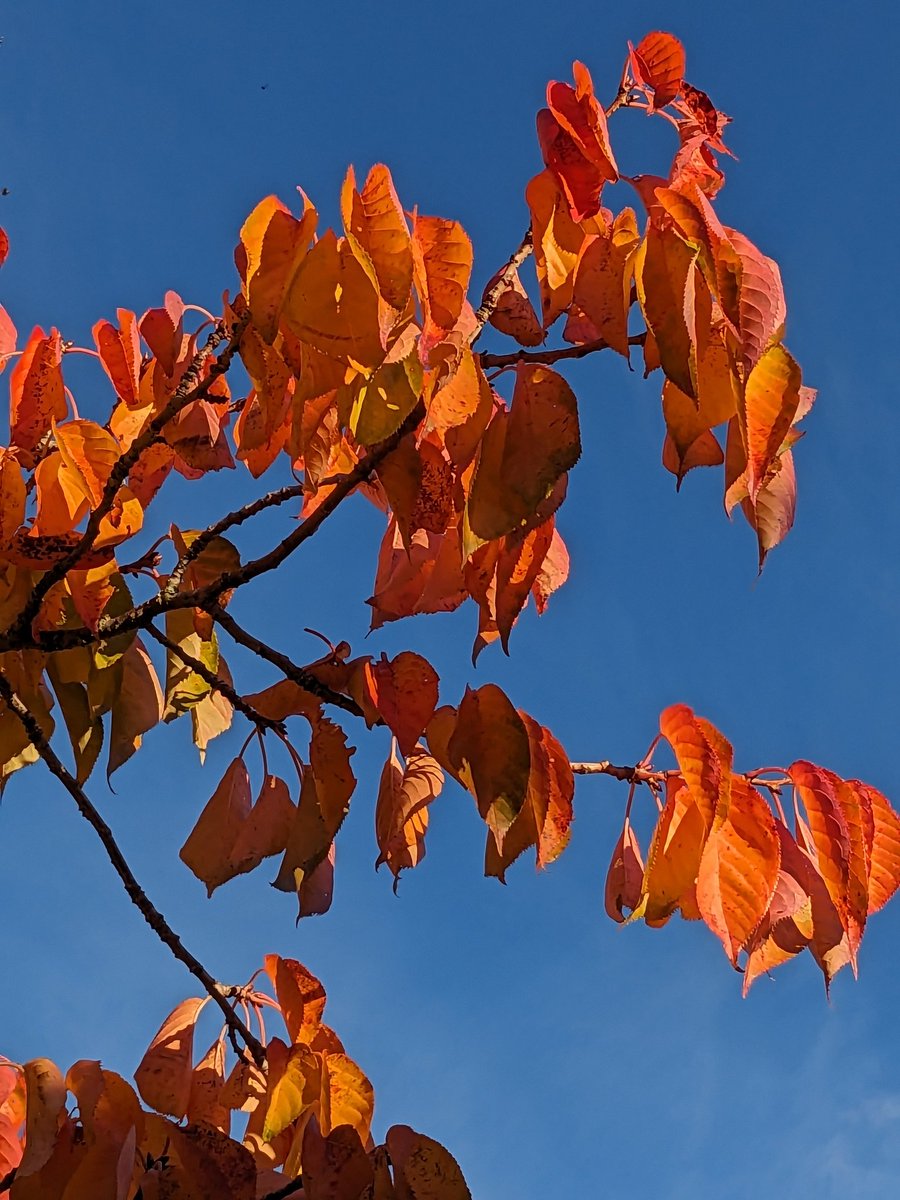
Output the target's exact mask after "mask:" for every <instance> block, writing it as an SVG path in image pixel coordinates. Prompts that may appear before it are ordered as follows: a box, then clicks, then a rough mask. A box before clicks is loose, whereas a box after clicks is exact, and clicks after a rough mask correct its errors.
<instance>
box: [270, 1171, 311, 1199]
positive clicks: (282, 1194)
mask: <svg viewBox="0 0 900 1200" xmlns="http://www.w3.org/2000/svg"><path fill="white" fill-rule="evenodd" d="M302 1190H303V1176H302V1175H298V1176H297V1178H296V1179H292V1180H291V1181H290V1183H286V1184H285V1185H284V1187H280V1188H279V1189H278V1191H277V1192H266V1194H265V1196H264V1197H263V1200H288V1197H289V1196H296V1195H297V1193H298V1192H301V1191H302Z"/></svg>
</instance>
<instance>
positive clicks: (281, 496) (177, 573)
mask: <svg viewBox="0 0 900 1200" xmlns="http://www.w3.org/2000/svg"><path fill="white" fill-rule="evenodd" d="M302 495H303V484H302V483H294V484H291V485H290V486H288V487H283V488H279V489H278V490H277V491H274V492H269V493H267V494H266V495H265V496H260V498H259V499H258V500H252V501H251V502H250V503H249V504H245V505H244V506H243V507H242V508H236V509H235V510H234V512H230V513H227V514H226V515H225V516H224V517H221V518H220V519H219V520H218V521H214V522H213V524H212V525H209V526H208V527H207V528H206V529H204V530H203V532H202V533H200V534H198V535H197V537H195V538H194V540H193V541H192V542H191V544H190V546H188V548H187V550H185V552H184V554H182V556H181V558H180V559H179V560H178V562H177V563H176V564H175V568H174V570H173V571H172V574H171V575H170V576H169V579H168V582H167V584H166V586H165V588H164V591H165V592H167V593H172V594H174V593H175V592H177V591H178V589H179V587H180V586H181V581H182V579H183V578H184V573H185V571H186V570H187V568H188V567H189V566H190V565H191V563H192V562H194V561H195V560H196V559H198V558H199V557H200V555H201V554H202V553H203V551H204V550H205V549H206V547H207V546H208V545H209V543H210V542H211V541H212V540H213V538H217V537H221V535H222V534H223V533H226V532H227V531H228V530H229V529H233V528H234V527H235V526H236V525H242V524H243V523H244V521H248V520H249V519H250V518H251V517H255V516H256V515H257V513H261V512H263V511H264V510H265V509H267V508H274V507H275V506H276V505H279V504H286V503H287V501H288V500H294V499H297V498H298V497H300V496H302Z"/></svg>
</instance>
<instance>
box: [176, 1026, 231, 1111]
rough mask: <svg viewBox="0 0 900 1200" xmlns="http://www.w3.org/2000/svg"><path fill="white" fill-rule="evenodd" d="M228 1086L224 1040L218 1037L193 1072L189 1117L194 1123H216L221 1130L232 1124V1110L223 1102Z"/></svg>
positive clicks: (188, 1109) (188, 1107)
mask: <svg viewBox="0 0 900 1200" xmlns="http://www.w3.org/2000/svg"><path fill="white" fill-rule="evenodd" d="M224 1087H225V1042H224V1040H223V1039H222V1038H217V1039H216V1041H214V1042H213V1044H212V1045H211V1046H210V1048H209V1049H208V1050H207V1052H206V1054H204V1056H203V1058H201V1059H200V1061H199V1062H198V1063H197V1065H196V1067H194V1070H193V1071H192V1073H191V1094H190V1099H189V1101H188V1106H187V1114H186V1115H187V1119H188V1121H189V1122H190V1123H191V1124H192V1125H196V1124H198V1123H200V1122H202V1123H204V1124H206V1125H214V1126H215V1127H216V1128H217V1129H220V1130H221V1131H222V1133H228V1132H229V1130H230V1127H231V1110H230V1109H229V1108H228V1107H227V1106H226V1105H225V1104H223V1103H222V1090H223V1088H224Z"/></svg>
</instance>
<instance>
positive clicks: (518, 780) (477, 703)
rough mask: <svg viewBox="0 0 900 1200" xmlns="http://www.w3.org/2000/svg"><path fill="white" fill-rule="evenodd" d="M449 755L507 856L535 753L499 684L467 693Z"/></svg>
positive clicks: (488, 684) (522, 724)
mask: <svg viewBox="0 0 900 1200" xmlns="http://www.w3.org/2000/svg"><path fill="white" fill-rule="evenodd" d="M447 753H448V756H449V760H450V762H451V764H452V766H453V770H454V772H455V774H456V776H457V778H459V779H460V780H461V781H462V782H463V785H464V787H466V788H467V789H468V791H469V792H470V793H471V794H472V795H473V796H474V797H475V801H476V803H477V805H478V811H479V812H480V813H481V816H482V818H483V819H484V820H485V821H486V822H487V825H488V827H489V828H490V830H491V832H492V833H493V835H494V838H495V840H496V842H497V847H498V849H500V850H501V851H502V849H503V838H504V837H505V835H506V832H507V830H508V829H509V828H510V826H511V825H512V823H513V821H514V820H515V818H516V816H517V815H518V813H519V812H520V810H521V808H522V805H523V804H524V803H525V798H526V795H527V792H528V781H529V776H530V773H531V749H530V744H529V738H528V731H527V729H526V727H525V723H524V721H523V720H522V718H521V717H520V716H519V714H518V713H517V712H516V710H515V709H514V708H513V706H512V704H511V703H510V702H509V700H508V699H507V697H506V696H505V695H504V694H503V692H502V691H501V690H500V688H498V687H497V686H496V684H493V683H486V684H484V686H483V687H480V688H478V690H477V691H473V690H472V689H471V688H468V687H467V688H466V694H465V696H463V699H462V703H461V704H460V706H459V714H458V718H457V722H456V728H455V729H454V731H453V735H452V736H451V738H450V742H449V745H448V747H447Z"/></svg>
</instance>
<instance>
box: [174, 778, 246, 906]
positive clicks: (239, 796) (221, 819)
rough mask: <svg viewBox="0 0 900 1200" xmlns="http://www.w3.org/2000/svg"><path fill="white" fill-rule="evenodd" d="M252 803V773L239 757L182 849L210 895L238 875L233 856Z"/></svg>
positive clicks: (181, 852) (183, 857) (180, 855)
mask: <svg viewBox="0 0 900 1200" xmlns="http://www.w3.org/2000/svg"><path fill="white" fill-rule="evenodd" d="M251 803H252V802H251V796H250V775H249V773H248V771H247V768H246V766H245V765H244V760H243V759H241V758H235V759H234V760H233V761H232V762H231V763H230V764H229V766H228V768H227V770H226V771H225V774H224V775H223V776H222V779H221V781H220V783H219V786H218V787H217V788H216V790H215V792H213V794H212V797H211V798H210V800H209V801H208V803H207V804H206V807H205V808H204V809H203V812H202V813H201V814H200V816H199V817H198V819H197V823H196V825H195V826H194V828H193V829H192V830H191V832H190V834H189V835H188V839H187V841H186V842H185V843H184V845H183V846H182V847H181V850H180V851H179V858H180V859H181V861H182V862H183V863H184V864H185V866H187V867H189V868H190V869H191V871H193V873H194V874H195V875H196V876H197V878H198V879H199V880H200V881H201V883H205V884H206V894H207V895H208V896H211V895H212V894H213V892H214V891H215V890H216V888H217V887H219V886H220V885H221V884H223V883H225V882H227V881H228V880H229V879H231V878H232V877H233V876H234V875H235V874H237V872H236V871H235V870H234V869H233V866H232V858H231V855H232V851H233V849H234V846H235V843H236V841H237V839H238V837H239V835H240V833H241V829H242V827H243V826H244V824H245V822H246V821H247V818H248V816H249V814H250V808H251Z"/></svg>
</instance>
